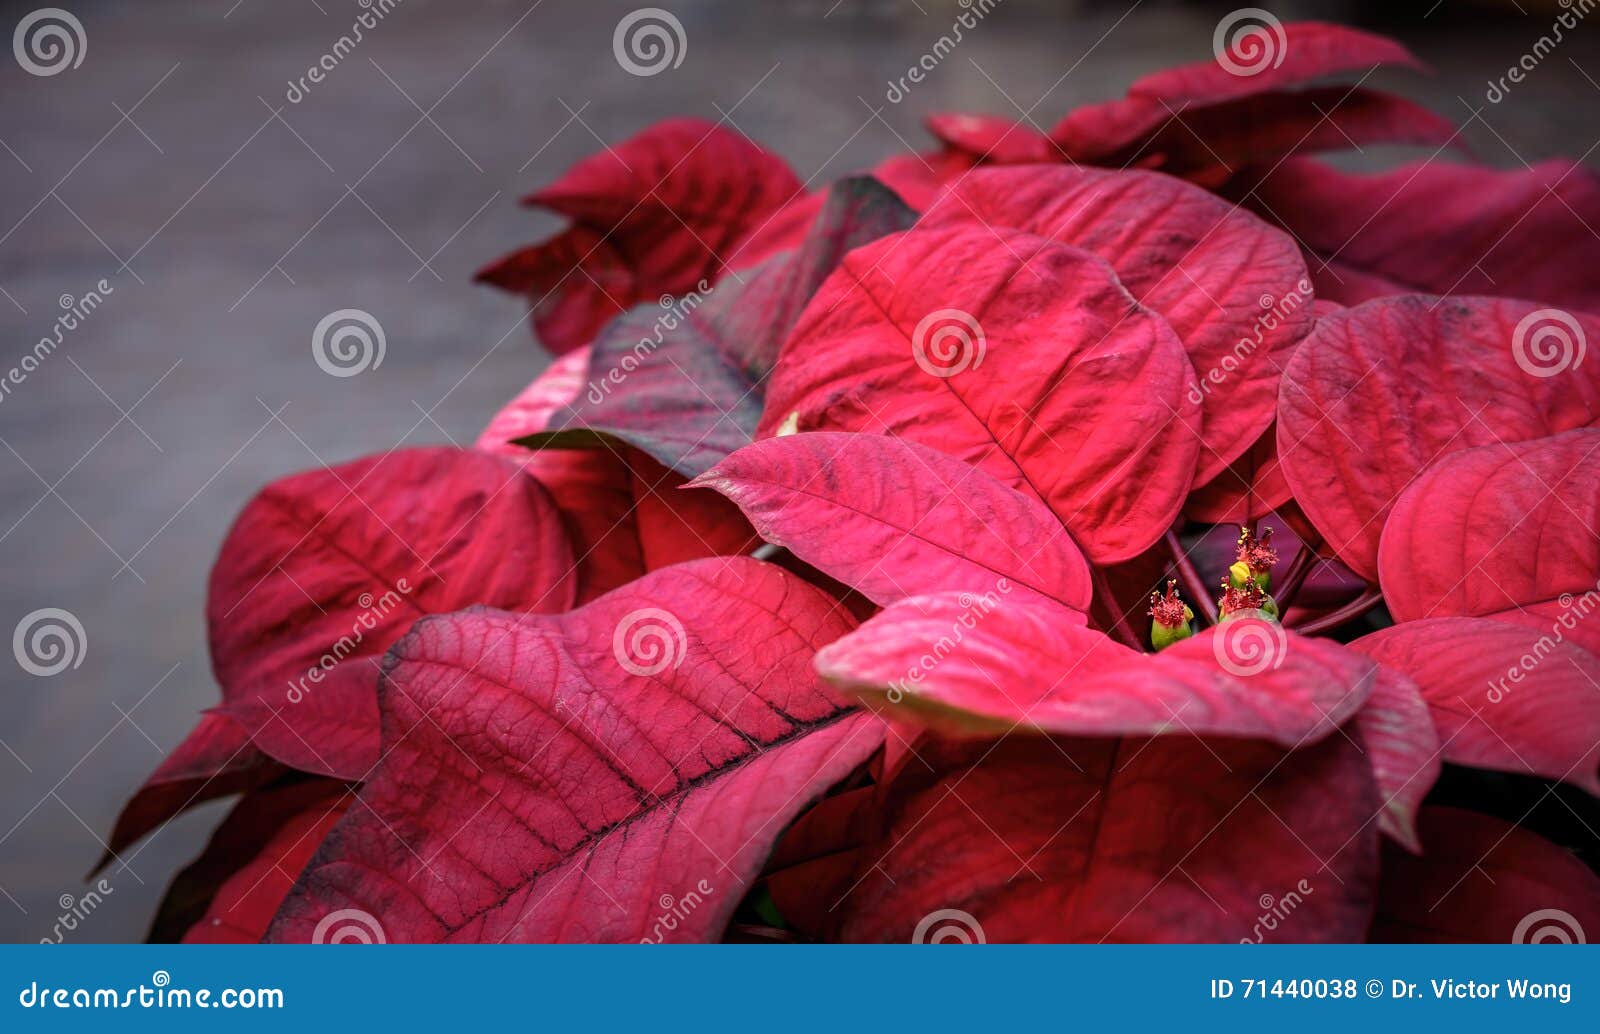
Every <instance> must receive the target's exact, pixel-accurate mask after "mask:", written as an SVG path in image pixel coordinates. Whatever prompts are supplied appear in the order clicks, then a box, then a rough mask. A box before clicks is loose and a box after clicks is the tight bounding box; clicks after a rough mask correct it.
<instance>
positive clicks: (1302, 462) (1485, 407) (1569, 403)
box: [1278, 295, 1600, 581]
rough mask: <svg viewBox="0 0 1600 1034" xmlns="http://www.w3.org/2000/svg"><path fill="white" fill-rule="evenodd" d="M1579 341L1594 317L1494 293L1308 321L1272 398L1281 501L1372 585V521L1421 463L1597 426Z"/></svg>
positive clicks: (1596, 383)
mask: <svg viewBox="0 0 1600 1034" xmlns="http://www.w3.org/2000/svg"><path fill="white" fill-rule="evenodd" d="M1586 339H1587V340H1588V341H1600V321H1597V320H1595V319H1594V318H1592V317H1589V316H1585V315H1582V314H1579V313H1564V312H1559V311H1556V310H1550V309H1541V308H1540V306H1539V305H1537V304H1536V303H1533V302H1519V301H1510V300H1507V299H1502V298H1432V297H1427V296H1423V295H1402V296H1399V297H1393V298H1383V299H1379V300H1376V301H1372V302H1368V303H1366V304H1364V305H1359V306H1356V307H1355V308H1351V309H1346V310H1343V311H1342V312H1337V313H1334V314H1332V315H1330V316H1326V317H1323V318H1321V319H1319V320H1318V321H1317V324H1316V327H1315V328H1314V329H1313V330H1312V332H1311V334H1310V336H1308V337H1307V338H1306V339H1305V341H1304V342H1302V344H1301V346H1300V347H1299V348H1298V349H1296V351H1295V353H1294V357H1293V358H1292V359H1291V360H1290V361H1289V365H1288V367H1287V368H1286V369H1285V371H1284V375H1283V385H1282V388H1281V390H1280V392H1279V397H1278V457H1279V461H1280V463H1281V464H1282V466H1283V473H1284V476H1285V477H1286V478H1287V479H1288V482H1289V485H1290V487H1291V488H1292V489H1294V495H1295V500H1296V501H1297V502H1298V503H1299V504H1300V506H1301V507H1302V508H1303V509H1304V510H1305V513H1306V516H1307V517H1309V518H1310V519H1311V522H1312V524H1314V525H1315V526H1316V528H1317V530H1318V531H1319V532H1321V534H1322V537H1323V538H1324V539H1325V540H1326V541H1327V543H1328V545H1329V546H1330V547H1331V548H1332V549H1333V551H1334V552H1335V553H1337V554H1338V556H1339V559H1341V560H1343V561H1344V562H1345V563H1346V564H1347V565H1349V567H1350V568H1351V569H1352V570H1353V571H1355V572H1356V573H1357V574H1360V575H1362V576H1363V577H1365V578H1367V579H1368V580H1369V581H1376V580H1377V577H1378V540H1379V535H1380V533H1381V532H1382V531H1383V525H1384V521H1385V520H1386V519H1387V518H1388V515H1389V511H1390V508H1391V507H1392V506H1393V505H1394V501H1395V500H1396V499H1397V498H1398V497H1399V496H1400V494H1401V492H1403V491H1404V490H1405V489H1406V488H1407V487H1408V486H1409V485H1410V484H1411V482H1412V481H1413V480H1414V479H1415V478H1416V477H1417V475H1418V474H1420V473H1422V471H1423V470H1424V469H1425V468H1426V467H1427V466H1428V465H1429V464H1431V463H1434V462H1435V461H1437V460H1438V459H1439V458H1440V457H1442V456H1445V455H1448V454H1449V453H1452V452H1459V451H1461V450H1463V449H1468V448H1471V447H1473V446H1478V445H1490V444H1496V443H1507V442H1520V441H1526V440H1528V439H1530V438H1541V437H1544V436H1545V435H1551V434H1558V433H1560V432H1562V431H1569V430H1573V429H1575V428H1582V427H1593V426H1595V425H1596V424H1600V363H1594V362H1590V363H1582V362H1581V361H1577V357H1579V356H1581V354H1582V351H1583V348H1584V342H1585V340H1586ZM1563 341H1564V342H1565V344H1564V346H1563V344H1562V342H1563ZM1529 502H1530V505H1531V502H1532V501H1531V500H1530V501H1529Z"/></svg>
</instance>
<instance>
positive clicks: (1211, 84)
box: [1128, 20, 1425, 105]
mask: <svg viewBox="0 0 1600 1034" xmlns="http://www.w3.org/2000/svg"><path fill="white" fill-rule="evenodd" d="M1225 42H1226V43H1227V44H1228V45H1229V49H1228V51H1227V54H1228V57H1229V62H1230V64H1231V66H1232V67H1229V66H1227V65H1224V64H1223V63H1222V62H1221V61H1220V60H1217V59H1216V58H1213V59H1212V60H1209V61H1197V62H1195V63H1194V64H1189V65H1182V66H1180V67H1178V68H1168V69H1165V70H1163V71H1160V72H1154V73H1152V74H1150V75H1147V76H1145V77H1144V78H1142V79H1139V80H1137V81H1135V82H1134V84H1133V85H1132V86H1130V87H1128V95H1129V96H1130V97H1142V98H1145V99H1148V100H1165V101H1169V102H1171V103H1172V104H1174V105H1178V104H1181V103H1184V102H1190V103H1208V104H1209V103H1215V102H1217V101H1224V100H1229V99H1231V98H1233V97H1243V96H1247V95H1249V94H1252V93H1259V92H1261V91H1263V90H1275V89H1281V88H1283V87H1285V86H1300V85H1303V84H1305V83H1308V82H1311V81H1313V80H1316V79H1321V78H1324V77H1326V76H1332V75H1340V74H1343V73H1345V72H1362V71H1369V70H1371V69H1373V68H1377V67H1379V66H1380V65H1389V66H1395V67H1410V68H1416V69H1422V68H1424V67H1425V66H1424V65H1423V64H1422V62H1420V61H1418V60H1417V58H1416V56H1415V55H1413V54H1412V53H1411V52H1410V51H1409V50H1407V49H1406V48H1405V47H1404V46H1403V45H1402V44H1400V43H1399V42H1398V41H1396V40H1392V39H1389V38H1388V37H1386V36H1378V35H1375V34H1373V33H1370V32H1362V31H1361V30H1360V29H1352V28H1350V27H1349V26H1346V25H1335V24H1332V23H1330V22H1313V21H1305V22H1290V23H1288V24H1286V25H1283V26H1281V35H1276V36H1274V35H1273V34H1272V33H1271V32H1270V30H1268V29H1267V27H1266V26H1262V25H1259V24H1255V23H1251V22H1248V21H1244V20H1241V21H1240V22H1238V23H1237V24H1236V25H1235V29H1234V31H1233V32H1230V33H1227V34H1226V40H1225ZM1241 72H1242V73H1243V74H1241Z"/></svg>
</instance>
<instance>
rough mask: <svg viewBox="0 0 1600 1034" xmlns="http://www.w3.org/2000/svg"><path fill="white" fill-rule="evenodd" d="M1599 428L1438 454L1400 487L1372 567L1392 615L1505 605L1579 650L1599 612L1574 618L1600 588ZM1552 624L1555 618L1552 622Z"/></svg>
mask: <svg viewBox="0 0 1600 1034" xmlns="http://www.w3.org/2000/svg"><path fill="white" fill-rule="evenodd" d="M1596 529H1600V430H1594V431H1568V432H1567V433H1565V434H1559V435H1555V436H1552V437H1549V438H1535V439H1533V440H1532V441H1526V442H1518V443H1516V444H1512V445H1498V444H1496V445H1484V446H1480V447H1478V448H1476V449H1467V450H1465V451H1463V452H1457V453H1453V454H1451V455H1449V456H1446V457H1444V458H1443V459H1441V460H1439V461H1438V462H1437V463H1435V464H1433V465H1432V466H1431V467H1429V468H1428V469H1427V470H1426V471H1425V472H1424V473H1423V474H1422V476H1421V477H1419V478H1417V480H1416V481H1415V482H1413V483H1412V485H1411V487H1409V488H1407V489H1406V490H1405V492H1404V493H1402V494H1401V496H1400V499H1399V501H1398V502H1396V503H1395V505H1394V509H1393V510H1391V511H1390V513H1389V519H1388V521H1387V522H1386V523H1385V524H1384V530H1383V538H1382V540H1381V541H1380V543H1379V547H1378V572H1379V576H1380V580H1381V583H1382V585H1383V599H1384V603H1385V604H1386V605H1387V606H1388V608H1389V613H1391V614H1392V615H1394V618H1395V620H1396V621H1412V620H1415V619H1417V618H1430V617H1496V616H1499V615H1500V614H1501V613H1502V612H1506V611H1510V612H1512V614H1513V615H1516V616H1517V617H1521V618H1524V619H1529V618H1531V619H1532V621H1533V623H1534V624H1535V625H1536V626H1538V625H1542V626H1543V627H1544V629H1545V630H1547V631H1549V630H1552V629H1557V628H1560V629H1562V630H1564V631H1566V632H1567V633H1568V634H1569V635H1572V636H1573V637H1574V638H1575V639H1576V640H1577V641H1578V643H1579V645H1582V646H1584V647H1585V648H1587V649H1589V650H1591V651H1595V650H1596V649H1597V645H1600V621H1596V622H1587V621H1585V620H1584V619H1585V618H1586V617H1587V616H1588V612H1589V610H1591V609H1594V606H1595V601H1594V600H1593V598H1591V599H1590V601H1589V604H1588V605H1587V606H1585V607H1583V608H1582V609H1581V610H1580V611H1579V612H1577V613H1575V614H1571V617H1570V620H1568V621H1564V622H1563V621H1561V615H1562V614H1564V613H1570V611H1571V606H1572V604H1573V602H1574V597H1575V596H1577V597H1582V596H1583V594H1585V593H1593V592H1594V591H1595V590H1596V587H1597V585H1600V537H1597V536H1596ZM1558 622H1559V624H1558Z"/></svg>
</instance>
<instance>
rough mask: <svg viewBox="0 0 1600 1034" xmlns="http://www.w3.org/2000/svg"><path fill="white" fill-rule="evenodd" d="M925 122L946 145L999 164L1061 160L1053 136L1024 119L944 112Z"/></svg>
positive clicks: (982, 159)
mask: <svg viewBox="0 0 1600 1034" xmlns="http://www.w3.org/2000/svg"><path fill="white" fill-rule="evenodd" d="M924 124H925V125H926V126H927V127H928V132H930V133H932V134H933V135H934V138H935V139H937V140H938V141H939V142H940V143H941V144H944V145H945V146H946V147H949V148H954V149H955V150H958V151H964V152H966V153H967V154H970V155H972V156H973V157H974V158H977V159H979V160H981V161H988V162H993V163H995V164H996V165H1020V164H1026V163H1029V162H1049V161H1057V160H1059V159H1058V156H1057V153H1056V149H1055V145H1054V144H1052V143H1051V142H1050V138H1049V137H1047V136H1045V135H1044V134H1043V133H1041V132H1039V131H1038V130H1037V129H1034V128H1033V127H1032V126H1030V125H1028V124H1027V123H1024V122H1014V121H1012V120H1011V119H1005V118H998V117H996V116H994V115H963V114H957V113H955V112H945V113H942V114H938V115H929V116H928V117H927V119H926V120H924Z"/></svg>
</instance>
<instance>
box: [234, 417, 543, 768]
mask: <svg viewBox="0 0 1600 1034" xmlns="http://www.w3.org/2000/svg"><path fill="white" fill-rule="evenodd" d="M572 566H573V557H572V550H571V548H570V547H569V546H568V544H567V536H566V532H565V530H564V529H563V527H562V525H561V522H560V519H559V518H558V517H557V514H556V511H555V508H554V506H552V504H551V502H550V498H549V496H548V495H546V493H545V491H544V489H542V488H541V487H540V486H539V484H538V482H536V481H535V480H534V479H532V478H530V477H527V476H525V475H524V474H523V472H522V470H521V468H519V467H518V466H517V465H516V464H513V463H510V462H507V461H505V460H502V459H499V458H497V457H494V456H489V455H486V454H484V453H480V452H472V451H466V450H458V449H446V448H425V449H409V450H402V451H398V452H391V453H386V454H384V455H382V456H375V457H369V458H366V459H361V460H355V461H353V462H351V463H346V464H342V465H340V466H338V467H331V468H326V469H322V470H314V471H309V472H307V473H303V474H296V475H294V476H292V477H287V478H284V479H282V480H280V481H276V482H274V483H273V484H271V485H269V486H267V487H266V488H265V489H263V490H262V492H261V493H260V494H259V495H257V496H256V497H255V498H254V499H253V500H251V501H250V504H249V505H248V506H246V507H245V509H244V511H243V512H242V513H241V514H240V515H239V518H238V520H236V521H235V522H234V525H233V529H232V530H231V531H230V532H229V533H228V538H227V540H226V541H225V542H224V543H223V545H222V552H221V555H220V556H219V557H218V558H217V564H216V567H215V568H213V570H212V572H211V585H210V594H209V599H208V601H207V609H206V613H207V618H208V622H209V626H210V637H211V657H212V663H213V666H214V668H215V670H216V675H217V681H218V682H219V683H221V685H222V689H223V697H224V700H225V704H224V707H223V710H224V711H225V713H227V714H228V715H229V716H230V717H232V718H234V719H235V720H237V721H238V722H239V723H240V724H241V725H243V726H244V727H245V728H246V729H247V730H249V732H250V733H251V735H252V737H253V738H254V742H255V745H256V746H257V747H258V748H260V749H261V750H262V751H264V752H266V753H267V754H269V755H271V756H272V757H274V758H276V759H277V760H279V761H282V762H283V763H285V764H287V765H290V766H292V767H295V768H299V769H301V770H303V771H307V772H315V773H318V774H322V775H332V776H336V777H338V778H341V779H360V778H362V777H363V776H364V775H365V774H366V773H367V771H368V769H370V768H371V767H372V765H373V764H374V763H375V762H376V761H377V759H378V703H377V693H376V686H377V679H378V663H377V662H378V659H379V658H380V657H382V655H383V652H384V651H385V650H387V649H388V647H389V645H390V644H391V643H393V642H394V641H395V640H396V639H398V638H399V637H400V635H401V633H403V632H404V631H405V630H406V629H407V628H408V627H410V625H411V624H412V622H414V621H416V620H417V618H418V617H421V616H425V615H427V614H434V613H443V612H448V611H451V610H457V609H459V608H461V607H464V606H467V605H469V604H473V603H485V604H490V605H498V606H503V607H514V608H516V609H518V610H527V611H531V612H535V613H550V612H554V611H561V610H565V609H566V608H567V607H568V606H570V605H571V604H572V601H573V579H572V577H571V571H572Z"/></svg>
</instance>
